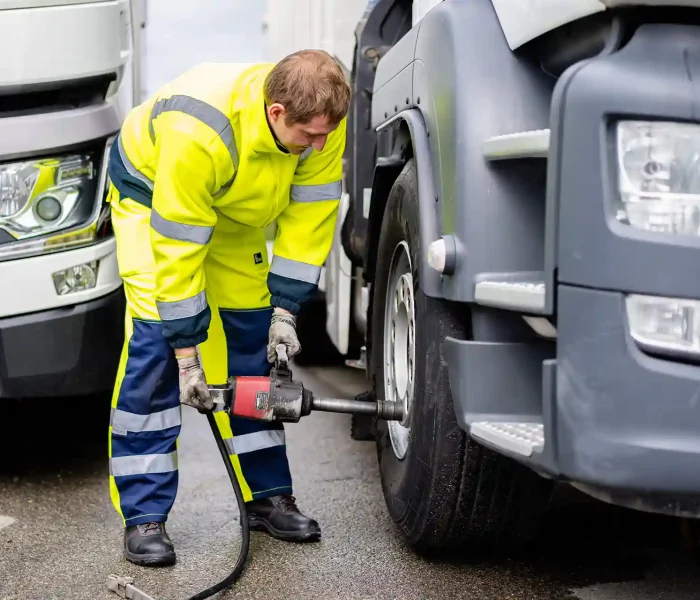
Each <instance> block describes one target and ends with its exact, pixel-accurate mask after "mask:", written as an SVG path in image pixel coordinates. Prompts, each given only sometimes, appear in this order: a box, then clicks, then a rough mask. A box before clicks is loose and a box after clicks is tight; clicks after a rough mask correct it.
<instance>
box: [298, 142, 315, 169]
mask: <svg viewBox="0 0 700 600" xmlns="http://www.w3.org/2000/svg"><path fill="white" fill-rule="evenodd" d="M313 151H314V147H313V146H309V147H308V148H307V149H306V150H304V151H303V152H302V153H301V154H300V155H299V162H298V163H297V164H298V165H300V164H301V163H303V162H304V161H305V160H306V159H307V158H309V156H311V153H312V152H313Z"/></svg>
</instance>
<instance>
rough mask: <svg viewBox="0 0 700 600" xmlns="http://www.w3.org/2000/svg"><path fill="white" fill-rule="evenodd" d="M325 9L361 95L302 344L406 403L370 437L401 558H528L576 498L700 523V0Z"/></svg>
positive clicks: (440, 1) (535, 0)
mask: <svg viewBox="0 0 700 600" xmlns="http://www.w3.org/2000/svg"><path fill="white" fill-rule="evenodd" d="M271 4H273V3H271ZM320 4H321V3H320V2H319V3H314V2H308V3H301V2H297V3H295V9H294V10H295V11H296V13H297V16H296V21H300V20H304V18H305V17H306V18H307V19H309V20H310V22H311V23H313V24H314V25H313V27H311V34H310V35H309V36H308V37H307V38H306V39H305V40H297V41H296V43H298V44H299V46H301V47H303V46H314V47H320V48H323V49H326V50H328V51H329V52H331V53H333V54H334V55H335V56H336V58H337V59H338V60H339V61H340V62H343V63H344V64H345V66H346V68H347V71H348V78H349V81H350V83H351V86H352V91H353V98H352V103H351V109H350V113H349V115H348V121H347V146H346V152H345V166H344V188H343V197H342V199H341V203H340V208H339V218H338V226H337V229H336V239H335V241H334V244H333V248H332V250H331V253H330V255H329V257H328V260H327V261H326V264H325V271H324V279H323V286H322V288H323V289H322V296H323V298H322V299H323V302H324V304H325V308H326V310H325V311H323V312H322V313H321V312H320V311H315V312H314V313H312V314H310V315H307V317H306V318H307V321H308V322H310V323H312V325H309V329H308V331H306V332H305V331H303V330H302V331H300V338H302V346H304V341H303V337H304V336H307V337H308V336H309V335H311V334H310V333H309V332H313V335H318V332H319V331H322V333H323V334H324V335H325V336H326V338H327V340H328V341H329V343H331V344H332V345H333V347H334V349H335V351H336V353H337V357H336V358H338V359H339V360H348V361H352V362H351V363H350V364H354V365H355V366H358V365H359V366H361V367H362V368H364V369H365V371H366V374H367V378H368V380H369V382H370V383H371V391H370V394H371V395H376V397H378V398H380V399H383V400H394V401H399V402H403V403H404V406H405V412H406V417H405V419H404V420H403V421H402V422H400V423H391V422H390V423H383V422H376V423H373V422H371V421H368V420H367V419H366V418H355V420H354V421H353V430H352V434H353V437H355V439H373V440H374V441H375V443H376V449H377V457H378V463H379V473H380V479H381V486H382V490H383V493H384V497H385V499H386V507H387V510H388V512H389V514H390V515H391V517H392V519H393V521H394V522H395V524H396V526H397V528H398V531H399V532H400V533H401V535H402V536H403V538H404V539H405V541H406V542H407V543H408V544H410V545H411V546H413V547H414V548H415V549H416V550H417V551H420V552H432V551H436V550H443V549H451V548H467V549H478V548H490V549H495V550H502V549H508V548H512V547H514V546H518V545H521V544H525V543H527V542H529V541H531V540H532V539H534V538H535V536H536V535H537V532H538V529H539V527H540V524H541V522H542V518H543V516H544V515H545V513H546V511H547V508H548V506H549V505H550V502H551V498H552V494H553V490H554V489H555V486H557V485H558V484H563V485H570V486H573V487H574V488H576V489H578V490H580V491H582V492H584V493H585V494H588V495H589V496H591V497H593V498H595V499H598V500H600V501H603V502H607V503H610V504H613V505H617V506H622V507H627V508H630V509H635V510H639V511H646V512H651V513H658V514H666V515H672V516H675V517H683V518H690V519H697V517H698V516H700V479H698V477H697V476H696V474H697V472H698V469H700V278H698V277H696V276H695V275H693V273H695V272H696V268H695V267H693V265H696V264H697V261H698V259H700V237H699V234H700V195H698V194H700V177H699V173H700V170H699V169H698V167H699V166H700V159H699V157H700V89H699V88H698V87H697V81H699V80H700V0H637V1H635V0H531V1H529V2H523V1H522V0H437V1H436V0H427V1H414V2H411V1H409V0H375V1H374V2H369V3H368V2H360V1H359V0H358V2H355V3H352V2H351V3H346V2H340V3H334V2H323V3H322V4H323V7H321V6H320ZM340 4H343V5H346V6H345V8H344V9H343V10H344V11H348V10H350V8H348V6H347V5H348V4H352V5H353V6H354V9H353V10H356V11H358V12H359V13H361V15H360V17H359V18H358V20H357V22H356V23H355V25H354V26H353V28H352V30H346V35H347V36H351V39H352V43H351V42H350V41H348V40H345V41H344V42H342V43H339V42H337V41H336V40H335V39H334V35H336V34H337V33H338V32H339V31H341V30H342V27H338V26H336V27H335V31H336V33H332V32H330V31H329V30H324V29H323V26H322V23H323V22H324V20H325V19H329V20H330V21H331V22H332V21H333V20H334V17H333V14H331V15H330V16H329V15H327V14H326V12H328V11H331V12H332V11H333V10H339V9H338V8H337V6H338V5H340ZM319 11H320V13H319V14H320V15H321V16H320V17H312V14H316V13H318V12H319ZM281 12H283V9H281V8H280V7H279V6H278V5H277V6H274V7H272V8H271V10H270V11H269V13H268V20H271V19H273V18H276V16H275V15H277V14H279V13H281ZM304 12H306V14H305V15H304V14H302V13H304ZM283 18H285V17H283ZM286 18H289V16H287V17H286ZM314 18H316V19H320V21H313V19H314ZM289 22H290V21H286V23H289ZM319 23H320V24H319ZM319 27H320V28H321V29H320V33H319ZM268 29H269V30H270V31H272V30H273V29H274V27H273V26H271V25H269V24H268ZM349 47H352V52H351V53H350V52H348V48H349ZM295 49H298V48H290V47H284V48H283V47H280V48H275V47H274V44H273V47H272V49H271V58H273V59H276V58H278V55H279V54H280V53H281V52H282V51H284V52H288V51H292V50H295ZM338 49H342V50H343V54H342V55H340V54H338V52H337V50H338ZM275 52H276V53H277V54H275ZM319 320H320V321H322V323H321V324H319ZM306 346H307V347H313V345H312V344H309V343H307V344H306ZM303 353H304V350H302V355H303ZM317 358H321V357H314V356H307V357H306V359H305V361H306V363H307V364H314V362H315V360H316V359H317Z"/></svg>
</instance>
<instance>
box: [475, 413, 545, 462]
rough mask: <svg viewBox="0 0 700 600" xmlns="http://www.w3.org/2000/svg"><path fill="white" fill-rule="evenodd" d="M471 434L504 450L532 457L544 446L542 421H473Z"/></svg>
mask: <svg viewBox="0 0 700 600" xmlns="http://www.w3.org/2000/svg"><path fill="white" fill-rule="evenodd" d="M469 433H470V435H471V436H472V437H473V438H474V439H475V440H477V441H478V440H481V441H483V442H486V443H488V444H492V445H493V446H496V447H498V448H502V449H503V450H509V451H510V452H513V453H515V454H519V455H520V456H525V457H530V456H532V454H533V453H537V452H542V449H543V448H544V425H543V424H542V423H497V422H492V421H479V422H477V423H472V425H471V426H470V428H469Z"/></svg>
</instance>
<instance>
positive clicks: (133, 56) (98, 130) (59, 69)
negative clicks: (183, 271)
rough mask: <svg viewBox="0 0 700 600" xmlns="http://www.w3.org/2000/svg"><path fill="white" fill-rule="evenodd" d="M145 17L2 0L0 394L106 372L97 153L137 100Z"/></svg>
mask: <svg viewBox="0 0 700 600" xmlns="http://www.w3.org/2000/svg"><path fill="white" fill-rule="evenodd" d="M144 23H145V3H144V2H143V0H98V1H95V2H84V1H82V2H79V1H73V0H68V1H64V2H60V1H55V2H45V1H42V0H34V1H27V2H14V1H8V0H5V1H4V2H2V3H0V27H2V29H3V31H5V32H7V35H5V36H3V38H2V40H0V51H2V53H3V54H5V55H7V56H8V57H18V59H17V60H12V59H8V60H6V61H4V62H3V64H2V66H0V179H1V180H2V183H3V186H9V187H3V194H5V193H7V194H9V196H3V197H0V208H2V215H3V216H1V217H0V280H2V281H3V282H5V288H6V289H4V290H3V293H2V294H0V398H4V397H14V398H16V397H19V398H23V397H44V396H73V395H86V394H96V393H106V392H108V391H109V390H110V389H111V387H112V385H113V382H114V377H115V375H116V369H117V365H118V361H119V356H120V354H121V346H122V342H123V338H124V295H123V290H122V281H121V277H120V275H119V269H118V265H117V259H116V244H115V240H114V237H113V234H112V233H111V228H110V220H109V207H108V205H107V204H106V192H107V182H108V178H107V167H106V157H107V153H108V151H109V148H110V145H111V142H112V140H113V139H114V136H115V134H116V133H117V132H118V130H119V128H120V126H121V123H122V121H123V119H124V117H125V116H126V114H127V112H128V111H129V110H130V109H131V107H133V106H134V104H135V103H136V102H139V101H140V95H141V82H140V76H141V69H140V62H141V55H140V52H141V35H142V33H141V32H142V27H143V25H144ZM38 32H40V34H41V40H42V43H41V44H37V43H36V36H37V33H38ZM47 47H48V48H50V52H49V53H47V51H46V48H47ZM18 177H20V178H22V180H20V179H18ZM22 181H23V182H24V186H22V185H20V184H21V183H22ZM45 201H46V202H48V203H49V204H45V207H51V206H53V208H44V209H42V210H41V211H40V210H39V205H40V203H44V202H45ZM17 202H19V204H17ZM51 203H53V204H51ZM56 207H58V208H56ZM47 211H48V212H47ZM56 211H57V212H56Z"/></svg>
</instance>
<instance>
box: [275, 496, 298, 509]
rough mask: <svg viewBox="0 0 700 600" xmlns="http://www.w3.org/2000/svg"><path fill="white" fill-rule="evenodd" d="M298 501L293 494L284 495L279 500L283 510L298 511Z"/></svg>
mask: <svg viewBox="0 0 700 600" xmlns="http://www.w3.org/2000/svg"><path fill="white" fill-rule="evenodd" d="M296 502H297V499H296V498H295V497H294V496H292V495H291V494H282V495H281V496H280V500H279V507H280V509H281V510H297V503H296Z"/></svg>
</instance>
